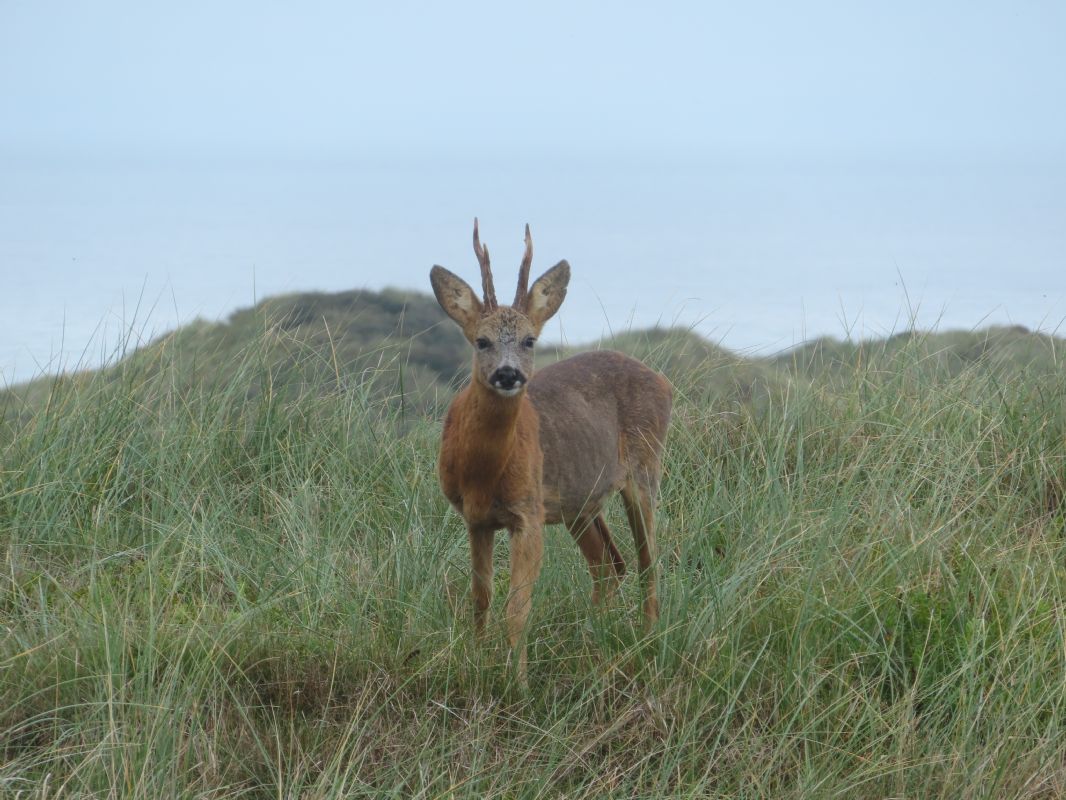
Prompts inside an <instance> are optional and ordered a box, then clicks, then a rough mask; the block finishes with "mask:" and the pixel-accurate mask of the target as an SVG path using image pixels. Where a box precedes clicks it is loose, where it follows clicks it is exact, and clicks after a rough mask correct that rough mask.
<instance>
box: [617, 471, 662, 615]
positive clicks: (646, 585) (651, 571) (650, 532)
mask: <svg viewBox="0 0 1066 800" xmlns="http://www.w3.org/2000/svg"><path fill="white" fill-rule="evenodd" d="M657 493H658V481H657V480H654V479H653V478H652V477H651V476H645V479H644V480H640V479H636V478H633V477H631V478H630V479H629V480H628V481H627V482H626V485H625V486H624V487H623V488H622V501H623V502H624V503H625V507H626V516H627V517H628V518H629V527H630V528H631V529H632V530H633V540H634V541H635V542H636V545H637V559H638V561H639V564H640V582H641V586H642V587H643V590H644V628H645V630H650V629H651V628H652V626H653V625H654V624H655V622H656V621H657V620H658V619H659V597H658V594H657V592H656V558H657V557H658V554H657V552H656V547H655V496H656V494H657Z"/></svg>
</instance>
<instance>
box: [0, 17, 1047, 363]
mask: <svg viewBox="0 0 1066 800" xmlns="http://www.w3.org/2000/svg"><path fill="white" fill-rule="evenodd" d="M1063 42H1066V3H1063V2H1034V1H1033V0H1015V1H1014V2H981V1H980V0H976V1H974V2H950V1H948V0H944V2H910V1H909V0H902V1H901V2H893V3H873V2H861V3H845V2H832V3H830V2H818V1H814V2H804V3H791V2H775V3H771V2H747V3H736V2H730V3H715V2H702V3H670V2H665V3H657V4H654V6H653V5H652V4H649V3H640V4H634V3H626V2H617V3H613V4H610V5H607V4H592V3H575V2H567V3H562V2H540V3H537V4H535V5H528V6H519V5H516V4H506V3H477V2H452V3H447V4H429V3H423V4H418V3H407V2H391V3H373V4H369V3H360V2H324V1H322V0H319V1H318V2H315V1H314V0H312V2H302V3H300V4H283V3H277V2H263V1H261V2H254V3H253V2H244V1H243V0H234V1H233V2H225V3H220V2H211V3H205V2H197V1H196V0H193V2H183V3H162V2H111V1H109V0H98V1H97V2H92V3H89V2H74V1H73V0H72V1H71V2H65V3H59V2H52V1H51V0H33V2H29V1H27V0H0V272H2V273H3V274H4V277H5V286H6V288H7V291H6V292H5V293H3V294H2V295H0V383H3V382H7V381H11V380H22V379H25V378H27V377H31V376H32V375H33V374H36V373H37V372H39V371H41V370H51V369H55V368H58V367H59V366H61V365H62V364H63V363H66V364H68V365H69V364H70V363H71V362H72V361H77V360H79V359H80V358H81V356H79V353H83V352H85V351H86V348H87V344H86V342H89V341H91V340H93V337H94V336H97V335H98V332H99V330H100V329H101V327H105V328H106V327H107V326H109V325H110V326H111V327H116V326H117V328H118V329H119V331H121V330H122V328H123V326H126V325H128V324H129V314H130V311H129V309H130V308H131V307H134V306H136V305H138V303H145V304H147V305H148V306H149V307H151V308H152V309H153V312H152V313H153V314H154V322H153V325H152V326H151V330H150V331H147V332H146V333H145V334H144V335H145V336H146V337H147V336H150V335H152V334H154V333H158V332H161V331H162V330H165V329H167V328H172V327H174V326H175V325H178V324H182V323H183V322H187V321H189V320H190V319H192V318H194V317H197V316H200V317H205V318H208V319H218V318H222V317H224V316H225V315H226V314H228V313H230V312H231V311H233V310H234V309H235V308H237V307H240V306H247V305H249V304H250V303H251V302H253V301H254V300H255V299H257V298H261V297H263V296H265V295H267V294H276V293H279V292H289V291H303V290H326V291H340V290H343V289H348V288H371V289H380V288H382V287H384V286H388V285H393V286H400V287H403V288H415V289H420V290H422V291H428V282H427V278H426V275H427V273H428V269H429V266H430V265H432V264H433V263H441V264H444V265H445V266H448V267H449V268H451V269H453V270H455V271H456V272H458V273H459V274H462V275H465V276H467V277H469V278H471V279H473V278H474V276H475V275H476V264H475V263H474V261H473V259H472V254H471V252H470V244H469V240H470V239H469V237H470V225H471V222H472V219H473V217H474V216H475V215H476V216H479V217H480V218H481V219H482V232H483V238H484V239H485V241H486V242H488V243H489V244H490V246H491V247H492V249H493V253H494V256H495V257H496V264H497V269H498V270H500V271H501V275H500V276H499V277H498V279H497V283H498V284H501V285H502V284H503V283H505V282H507V281H508V277H507V270H509V269H510V268H511V266H510V265H517V262H518V260H519V258H520V256H521V252H522V230H523V226H524V224H525V223H527V222H528V223H530V224H531V226H532V228H533V235H534V242H535V253H536V255H535V266H534V271H536V270H537V269H539V268H547V267H548V266H550V265H551V264H553V263H555V261H557V260H559V259H560V258H563V257H565V258H567V259H568V260H570V262H571V265H572V266H573V268H574V279H573V282H572V285H571V291H570V294H569V295H568V299H567V302H566V303H565V304H564V307H563V310H562V311H561V312H560V314H559V316H558V318H557V320H554V321H553V322H552V330H551V331H550V332H549V334H547V335H550V336H552V337H553V338H555V339H565V340H567V341H570V342H572V343H573V342H587V341H591V340H592V339H593V338H595V337H597V336H599V335H601V334H603V333H607V332H610V331H612V330H615V331H616V330H619V329H624V328H625V327H627V326H645V325H651V324H683V325H688V326H691V327H693V328H695V329H696V330H698V331H699V332H700V333H702V334H704V335H706V336H708V337H709V338H711V339H713V340H715V341H718V342H719V343H721V344H724V345H726V346H729V347H731V348H734V349H739V350H741V351H744V352H773V351H777V350H780V349H783V348H787V347H789V346H791V345H794V344H797V343H799V342H801V341H803V340H804V339H806V338H810V337H813V336H818V335H824V334H831V335H836V336H845V335H856V336H863V335H885V334H887V333H891V332H894V331H897V330H899V329H900V328H901V327H905V326H906V325H907V324H909V323H910V322H911V321H914V322H916V323H920V324H922V325H924V326H941V327H962V328H973V327H979V326H982V325H987V324H1015V323H1017V324H1024V325H1026V326H1028V327H1031V328H1040V329H1043V330H1048V331H1057V332H1060V333H1062V332H1063V331H1064V330H1066V225H1063V224H1062V221H1063V220H1064V219H1066V47H1063V44H1062V43H1063ZM505 265H506V266H505ZM919 309H920V310H921V313H920V314H918V313H915V312H916V311H917V310H919ZM93 347H95V348H96V349H97V350H100V351H101V352H103V351H106V349H107V348H106V346H103V347H101V345H100V343H99V342H97V343H95V344H94V345H93ZM88 360H89V361H90V362H91V361H92V360H93V359H92V358H90V359H88Z"/></svg>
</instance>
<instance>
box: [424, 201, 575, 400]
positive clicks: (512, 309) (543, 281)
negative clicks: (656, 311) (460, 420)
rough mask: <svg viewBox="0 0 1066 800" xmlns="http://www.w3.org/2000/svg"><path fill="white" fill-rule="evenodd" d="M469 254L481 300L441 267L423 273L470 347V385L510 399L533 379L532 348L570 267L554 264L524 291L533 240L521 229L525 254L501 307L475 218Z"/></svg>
mask: <svg viewBox="0 0 1066 800" xmlns="http://www.w3.org/2000/svg"><path fill="white" fill-rule="evenodd" d="M474 254H475V255H476V256H477V260H478V264H480V265H481V287H482V295H483V296H482V299H481V300H479V299H478V297H477V295H476V294H475V293H474V290H473V289H471V288H470V286H469V285H468V284H467V283H466V281H464V280H463V279H462V278H460V277H458V276H457V275H454V274H453V273H451V272H449V271H448V270H446V269H445V268H444V267H433V269H432V270H431V271H430V273H429V279H430V282H431V283H432V284H433V294H435V295H436V297H437V302H438V303H440V307H441V308H443V309H444V313H446V314H447V315H448V316H449V317H451V318H452V319H453V320H455V322H456V323H457V324H458V325H459V327H460V328H461V329H462V331H463V335H464V336H466V339H467V341H468V342H470V344H472V345H473V346H474V380H476V381H478V382H479V383H480V384H482V385H483V386H485V387H486V388H488V389H490V390H492V391H494V392H496V393H497V394H499V395H501V396H503V397H514V396H516V395H518V394H520V393H521V392H522V390H523V389H524V388H525V386H526V383H527V382H528V381H529V378H530V377H531V376H532V374H533V346H534V343H535V342H536V340H537V337H538V336H539V335H540V331H541V328H543V327H544V323H545V322H547V321H548V320H549V319H551V317H552V316H553V315H554V314H555V312H556V311H558V310H559V306H560V305H562V302H563V298H564V297H566V287H567V284H568V283H570V265H569V264H568V263H567V262H566V261H560V262H559V263H558V264H556V265H555V266H554V267H552V268H551V269H550V270H548V271H547V272H545V273H544V274H543V275H541V276H540V277H539V278H537V280H536V281H535V282H534V283H533V286H532V287H530V288H527V286H528V284H529V267H530V264H532V262H533V239H532V238H531V237H530V235H529V226H528V225H526V252H525V255H524V256H523V258H522V263H521V265H520V266H519V268H518V290H517V291H516V292H515V298H514V303H513V304H512V305H510V306H501V305H500V304H499V303H498V302H497V301H496V289H495V287H494V286H493V283H492V269H491V267H490V264H489V250H488V248H487V247H484V246H483V245H482V244H481V240H480V239H479V238H478V230H477V219H476V218H475V219H474Z"/></svg>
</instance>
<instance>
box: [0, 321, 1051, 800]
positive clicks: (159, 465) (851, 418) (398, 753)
mask: <svg viewBox="0 0 1066 800" xmlns="http://www.w3.org/2000/svg"><path fill="white" fill-rule="evenodd" d="M271 336H275V334H274V333H272V332H271V331H269V330H268V331H266V332H264V333H262V334H261V337H262V338H261V339H259V340H256V341H258V342H259V344H258V345H254V346H246V347H242V348H241V350H240V355H239V357H238V356H234V357H233V358H232V359H231V360H229V361H227V362H226V368H227V371H226V372H225V373H224V378H221V377H220V378H219V379H217V380H214V381H211V382H210V383H204V382H202V381H201V382H190V381H189V380H188V379H187V372H188V369H189V365H188V361H187V356H186V355H184V354H183V353H182V352H181V351H180V349H177V348H163V349H161V350H159V351H157V352H156V353H155V354H154V355H153V357H152V358H151V359H145V358H130V359H126V360H124V361H122V362H121V363H119V364H116V365H114V366H112V367H111V368H110V369H108V370H105V371H103V372H100V373H96V374H86V375H82V376H79V377H76V378H69V379H62V380H58V381H50V382H48V383H47V384H40V385H39V386H38V387H37V389H36V391H38V392H41V393H42V394H41V396H40V397H39V398H37V399H36V400H35V401H34V402H33V403H31V404H22V396H21V395H19V394H18V393H15V394H14V395H9V396H8V397H7V400H6V402H7V403H8V404H9V405H10V404H15V405H17V406H18V408H17V412H18V413H15V414H11V413H7V414H5V415H3V416H4V418H5V419H7V422H6V423H5V424H4V426H3V427H2V428H0V448H2V449H0V555H2V561H0V796H4V797H8V796H10V797H15V796H18V797H39V798H59V797H64V798H65V797H96V796H99V797H143V798H159V797H210V798H218V797H250V798H259V797H262V798H267V797H270V798H278V797H282V798H296V797H301V798H331V797H403V798H407V797H467V796H469V797H501V798H524V797H530V798H532V797H629V796H637V797H752V798H754V797H783V798H789V797H794V798H800V797H803V798H808V797H846V798H863V797H869V798H880V797H923V798H924V797H950V798H960V797H986V798H1011V797H1018V798H1028V797H1032V798H1038V797H1058V796H1063V795H1064V794H1066V616H1064V614H1066V607H1064V600H1066V523H1064V513H1066V508H1064V506H1063V502H1062V499H1063V493H1064V492H1063V490H1064V483H1066V411H1064V408H1063V397H1064V396H1066V370H1064V369H1063V367H1062V364H1061V362H1060V361H1058V357H1059V352H1058V351H1057V350H1056V349H1055V348H1056V346H1057V345H1059V344H1061V341H1060V340H1051V339H1048V340H1047V341H1046V342H1045V344H1046V346H1044V345H1041V343H1040V342H1037V343H1036V344H1034V345H1033V347H1035V348H1036V349H1037V350H1038V351H1039V353H1037V354H1035V355H1034V354H1033V353H1032V352H1030V350H1026V351H1025V352H1026V354H1027V356H1026V359H1028V360H1026V359H1021V358H1013V359H1009V360H1004V359H999V360H996V359H992V358H990V357H987V356H986V355H984V354H982V353H977V354H976V355H974V356H973V357H972V358H968V359H963V358H959V357H956V356H955V355H951V357H950V358H948V357H947V356H945V355H944V347H943V341H942V340H941V339H939V338H937V337H918V336H911V337H907V338H906V339H905V340H899V341H892V340H890V342H891V346H878V345H877V343H867V344H866V345H864V346H863V347H855V348H852V349H851V350H849V351H848V352H847V353H844V354H843V355H840V354H839V353H838V354H837V355H836V356H834V357H833V360H832V361H831V363H830V361H829V360H828V359H826V360H820V359H821V357H820V356H812V355H811V353H810V352H808V351H801V352H799V353H796V354H793V357H792V358H784V359H779V360H777V361H743V360H741V359H737V358H735V357H732V356H730V355H729V354H727V353H724V351H718V350H717V349H716V348H709V347H708V348H707V349H706V352H702V353H701V352H700V348H699V346H698V343H694V342H693V341H692V340H691V339H688V338H686V337H685V336H684V334H680V333H676V332H675V333H673V334H669V335H666V334H661V333H659V334H651V335H648V336H646V337H637V339H638V340H637V341H632V342H629V343H627V344H626V346H627V347H630V349H635V350H638V351H639V352H641V353H642V355H643V356H644V357H645V358H646V359H647V360H649V361H650V362H652V363H654V364H657V365H659V366H661V367H663V368H665V369H667V370H668V371H669V372H670V374H671V376H672V377H673V379H674V381H675V384H676V386H677V395H678V396H677V402H676V410H675V417H674V422H673V426H672V429H671V433H670V440H669V442H668V445H667V455H666V468H665V476H664V480H663V487H662V498H661V501H662V502H661V515H660V546H661V558H660V569H661V598H662V620H661V623H660V625H659V626H658V628H657V629H656V630H655V631H654V632H653V633H652V634H651V635H648V636H644V635H642V634H641V633H640V617H639V614H638V611H637V607H638V587H637V585H636V583H637V582H636V581H635V580H634V579H633V578H632V577H630V578H628V579H627V580H626V581H625V584H624V586H623V592H622V595H623V596H622V598H621V601H620V603H619V604H618V606H617V607H611V608H607V609H598V610H594V609H591V608H590V606H589V600H588V596H589V593H590V591H591V585H590V582H589V578H588V575H587V573H586V571H585V567H584V564H583V562H582V560H581V558H580V555H579V553H578V551H577V548H576V547H575V546H574V545H573V543H572V542H571V541H570V539H569V537H568V535H567V534H566V533H565V531H563V530H561V529H557V528H552V529H550V530H549V535H548V537H547V542H546V563H545V566H544V571H543V573H542V577H541V580H540V582H539V584H538V586H537V589H536V593H535V598H534V609H533V612H532V615H531V618H530V627H529V633H530V643H529V658H530V666H529V687H528V690H522V689H521V688H520V687H518V686H517V685H515V683H514V681H513V676H512V673H511V671H510V670H509V668H508V664H507V655H508V654H507V648H506V646H505V642H504V637H503V635H502V632H501V631H500V630H499V628H498V627H496V628H495V629H494V630H492V631H491V632H490V635H489V636H488V637H487V639H486V641H485V642H483V643H478V642H477V641H475V639H474V637H473V636H472V633H471V626H470V623H469V617H470V608H469V603H468V600H467V591H468V588H467V587H468V583H469V560H468V555H467V548H466V537H465V533H464V531H463V527H462V523H461V520H460V519H459V518H458V517H457V516H456V515H455V513H454V512H452V511H451V510H450V509H449V508H448V507H447V504H446V503H445V502H444V500H443V498H442V496H441V494H440V491H439V488H438V486H437V482H436V476H435V456H436V445H437V439H438V436H439V431H440V427H439V423H438V422H437V417H436V416H434V414H436V413H437V411H439V403H438V404H437V405H435V406H434V409H435V410H434V413H432V414H428V415H425V416H423V415H421V414H415V413H411V411H410V409H404V408H403V407H402V406H401V405H398V404H397V403H396V402H395V398H396V387H395V376H394V374H393V373H392V372H390V371H389V369H387V365H385V366H382V367H381V368H380V369H378V370H373V369H362V370H357V371H348V370H342V369H340V368H339V367H337V368H334V369H332V379H331V380H328V381H326V382H325V383H324V384H323V385H320V386H318V385H314V384H313V383H311V382H310V381H305V382H296V383H294V382H292V381H291V380H290V379H289V376H288V375H286V377H285V379H284V381H283V384H284V388H285V391H280V390H279V389H278V372H277V369H276V365H275V362H274V361H273V358H274V355H273V354H274V353H275V352H276V351H275V348H276V345H277V342H276V339H271V338H270V337H271ZM677 337H680V339H681V340H682V342H687V344H686V345H685V348H687V349H685V348H682V350H681V355H680V356H679V349H678V347H676V346H675V345H676V344H677V341H678V339H677ZM987 338H988V337H986V339H987ZM1016 346H1017V345H1016V343H1015V342H1013V340H1012V344H1011V347H1016ZM841 347H843V346H841ZM993 349H994V348H993ZM287 352H288V353H290V355H291V354H292V353H296V354H297V355H299V354H300V353H302V352H304V351H302V350H300V349H299V348H298V347H297V348H296V349H295V350H293V349H291V348H290V349H288V350H287ZM316 352H321V351H316ZM956 352H961V350H953V351H952V353H953V354H954V353H956ZM966 352H971V351H966ZM988 352H991V351H990V350H989V349H988V348H986V350H985V351H984V353H985V354H987V353H988ZM995 352H1000V351H999V350H996V351H995ZM307 359H308V360H313V356H312V355H311V354H308V355H307ZM302 360H303V359H300V358H296V359H294V360H293V359H290V361H293V363H295V362H301V361H302ZM1037 361H1038V362H1039V368H1036V367H1034V366H1033V364H1034V363H1037ZM323 363H326V364H327V365H328V364H329V363H330V359H328V358H327V359H325V361H324V362H323ZM945 365H947V366H945ZM312 369H313V367H312ZM327 372H329V370H327ZM294 387H295V388H294ZM252 389H254V391H253V390H252ZM609 523H610V524H611V525H612V527H613V528H614V529H615V530H616V532H617V539H618V541H619V544H620V546H622V547H623V552H624V553H625V555H626V556H627V560H628V561H629V562H630V563H631V564H632V563H635V558H634V555H633V548H632V542H631V541H630V540H629V537H628V534H626V533H625V531H626V526H625V523H624V520H623V516H622V514H621V509H620V507H618V506H612V508H611V516H610V517H609ZM504 542H505V537H504V536H503V535H502V534H501V536H500V543H501V547H499V548H498V549H497V553H498V555H497V558H498V569H499V575H500V577H499V580H498V583H497V587H498V591H497V593H496V602H495V604H494V611H495V612H496V620H497V621H498V620H499V618H500V611H501V606H502V600H503V596H504V587H505V586H506V571H507V548H506V544H505V543H504Z"/></svg>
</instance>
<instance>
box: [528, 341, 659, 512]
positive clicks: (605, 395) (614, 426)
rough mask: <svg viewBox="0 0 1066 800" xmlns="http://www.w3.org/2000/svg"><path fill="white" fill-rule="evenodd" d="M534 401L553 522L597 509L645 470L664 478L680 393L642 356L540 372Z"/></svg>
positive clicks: (615, 356) (602, 355) (593, 359)
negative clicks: (665, 451) (675, 397)
mask: <svg viewBox="0 0 1066 800" xmlns="http://www.w3.org/2000/svg"><path fill="white" fill-rule="evenodd" d="M529 398H530V400H531V401H532V403H533V407H534V408H535V409H536V411H537V415H538V417H539V429H540V444H541V450H542V452H543V455H544V466H543V486H544V504H545V516H546V521H548V522H560V521H570V520H573V519H577V518H578V517H579V516H581V515H583V514H587V513H589V512H594V511H597V510H598V509H599V508H600V507H601V506H602V505H603V503H604V501H605V500H606V499H607V497H608V496H610V495H611V494H613V493H614V492H616V491H618V490H619V489H621V488H622V486H623V485H624V483H625V482H626V480H627V478H628V477H629V476H630V475H632V474H633V473H634V472H636V471H639V470H644V471H648V472H650V473H652V474H655V475H658V474H659V471H660V469H661V466H660V460H661V455H662V448H663V442H664V441H665V439H666V429H667V426H668V424H669V420H670V410H671V406H672V403H673V391H672V389H671V387H670V384H669V382H668V381H667V380H666V378H664V377H663V376H662V375H660V374H659V373H658V372H655V371H654V370H652V369H649V368H648V367H646V366H645V365H644V364H642V363H640V362H639V361H637V360H636V359H634V358H630V357H629V356H626V355H623V354H622V353H616V352H612V351H606V350H601V351H596V352H591V353H582V354H581V355H577V356H574V357H572V358H568V359H566V360H564V361H560V362H558V363H556V364H552V365H550V366H547V367H544V368H543V369H540V370H538V371H537V372H536V373H535V375H534V376H533V380H532V381H531V382H530V384H529Z"/></svg>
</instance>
